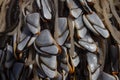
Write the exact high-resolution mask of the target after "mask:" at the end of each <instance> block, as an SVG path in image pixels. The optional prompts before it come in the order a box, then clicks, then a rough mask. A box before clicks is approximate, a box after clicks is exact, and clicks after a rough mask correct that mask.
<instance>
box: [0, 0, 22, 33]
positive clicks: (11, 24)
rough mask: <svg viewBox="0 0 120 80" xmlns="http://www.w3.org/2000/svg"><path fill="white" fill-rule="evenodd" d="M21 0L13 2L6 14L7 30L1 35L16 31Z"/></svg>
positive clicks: (13, 0) (12, 0)
mask: <svg viewBox="0 0 120 80" xmlns="http://www.w3.org/2000/svg"><path fill="white" fill-rule="evenodd" d="M19 13H20V10H19V0H11V1H10V3H9V5H8V9H7V13H6V28H5V31H4V32H0V34H1V35H3V34H7V33H9V32H12V31H14V29H15V28H16V26H17V25H18V22H19Z"/></svg>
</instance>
